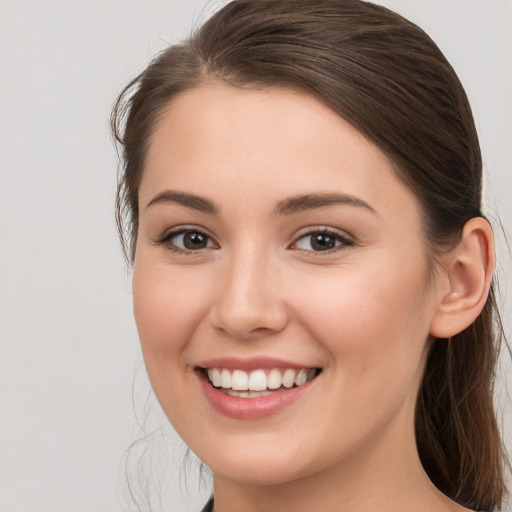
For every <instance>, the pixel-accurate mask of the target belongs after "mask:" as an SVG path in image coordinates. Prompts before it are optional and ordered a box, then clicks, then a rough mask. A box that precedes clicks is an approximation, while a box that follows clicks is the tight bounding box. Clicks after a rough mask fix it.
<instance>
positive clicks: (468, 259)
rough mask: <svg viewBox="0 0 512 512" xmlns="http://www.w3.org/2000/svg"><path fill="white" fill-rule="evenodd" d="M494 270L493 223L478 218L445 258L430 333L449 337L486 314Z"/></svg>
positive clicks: (467, 224)
mask: <svg viewBox="0 0 512 512" xmlns="http://www.w3.org/2000/svg"><path fill="white" fill-rule="evenodd" d="M493 270H494V237H493V233H492V228H491V226H490V225H489V223H488V222H487V221H486V220H485V219H483V218H481V217H475V218H473V219H471V220H469V221H468V222H467V223H466V224H465V226H464V229H463V230H462V237H461V240H460V242H459V243H458V244H457V246H456V247H455V248H454V249H453V250H452V251H450V252H449V253H448V254H446V255H445V256H443V259H442V262H441V265H440V269H439V276H438V277H439V279H438V280H437V283H436V284H437V287H436V294H437V307H436V310H435V313H434V316H433V319H432V323H431V325H430V334H431V335H432V336H435V337H436V338H449V337H451V336H454V335H455V334H458V333H459V332H461V331H463V330H464V329H465V328H466V327H468V326H469V325H471V324H472V323H473V322H474V321H475V319H476V318H477V317H478V315H479V314H480V312H481V311H482V309H483V307H484V305H485V302H486V300H487V295H488V294H489V288H490V285H491V278H492V273H493Z"/></svg>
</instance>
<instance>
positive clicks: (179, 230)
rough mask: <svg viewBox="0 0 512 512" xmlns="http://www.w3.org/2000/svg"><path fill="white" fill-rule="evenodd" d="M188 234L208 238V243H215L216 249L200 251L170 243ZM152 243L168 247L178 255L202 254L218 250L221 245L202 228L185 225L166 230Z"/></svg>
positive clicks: (206, 248)
mask: <svg viewBox="0 0 512 512" xmlns="http://www.w3.org/2000/svg"><path fill="white" fill-rule="evenodd" d="M188 232H194V233H200V234H201V235H204V236H205V237H207V238H208V241H209V242H211V243H213V244H214V245H215V247H203V248H200V249H195V250H192V249H186V248H182V247H177V246H175V245H172V244H171V243H170V241H171V240H172V239H173V238H175V237H177V236H179V235H182V234H185V233H188ZM152 242H153V243H154V244H155V245H166V244H167V245H168V249H169V250H171V251H173V252H176V253H182V254H201V253H202V252H203V251H205V250H211V249H216V248H218V247H219V244H218V243H217V241H216V240H215V238H214V237H213V236H212V235H210V234H209V233H208V230H206V229H204V228H202V227H200V226H194V225H184V226H174V227H172V228H170V229H167V230H165V231H164V232H163V233H162V234H161V235H159V236H157V237H155V238H152Z"/></svg>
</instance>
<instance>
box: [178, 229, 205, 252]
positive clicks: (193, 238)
mask: <svg viewBox="0 0 512 512" xmlns="http://www.w3.org/2000/svg"><path fill="white" fill-rule="evenodd" d="M207 243H208V239H207V237H206V236H205V235H203V234H201V233H195V232H190V233H186V234H185V236H184V237H183V245H184V246H185V247H186V248H187V249H204V248H205V247H206V244H207Z"/></svg>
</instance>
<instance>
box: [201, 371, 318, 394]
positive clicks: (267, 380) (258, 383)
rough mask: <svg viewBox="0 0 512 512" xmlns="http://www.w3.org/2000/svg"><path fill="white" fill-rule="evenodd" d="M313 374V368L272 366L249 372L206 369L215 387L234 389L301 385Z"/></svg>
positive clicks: (245, 389) (262, 388) (257, 389)
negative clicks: (269, 368) (282, 368)
mask: <svg viewBox="0 0 512 512" xmlns="http://www.w3.org/2000/svg"><path fill="white" fill-rule="evenodd" d="M315 374H316V371H315V370H314V369H305V368H303V369H301V370H295V369H293V368H287V369H286V370H280V369H278V368H273V369H272V370H255V371H252V372H250V373H248V372H245V371H244V370H228V369H226V368H209V369H208V378H209V379H210V381H211V383H212V384H213V385H214V386H215V387H217V388H219V387H222V388H226V389H234V390H236V391H247V390H249V391H264V390H265V389H278V388H280V387H281V386H284V387H285V388H291V387H293V385H296V386H302V385H303V384H305V383H306V382H307V381H308V380H311V379H312V378H313V377H314V376H315Z"/></svg>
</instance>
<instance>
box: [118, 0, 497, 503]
mask: <svg viewBox="0 0 512 512" xmlns="http://www.w3.org/2000/svg"><path fill="white" fill-rule="evenodd" d="M215 81H217V82H218V81H221V82H223V83H228V84H230V85H232V86H235V87H241V88H260V87H261V88H265V87H283V88H288V89H294V90H298V91H301V92H304V93H306V94H309V95H311V96H313V97H315V98H316V99H317V100H319V101H321V102H322V103H324V104H325V105H327V106H328V107H329V108H331V109H332V110H333V111H334V112H336V113H338V114H339V115H340V116H341V117H343V118H344V119H345V120H347V121H348V122H349V123H351V124H352V125H353V126H354V127H355V128H357V129H358V130H359V131H360V132H361V133H362V134H364V135H365V136H366V137H367V138H368V139H369V140H371V141H372V142H373V143H375V144H376V145H377V146H378V147H379V148H380V149H381V150H382V151H383V152H384V153H385V154H386V155H387V156H388V157H389V158H390V160H391V161H392V163H393V165H394V168H395V170H396V172H397V174H398V176H399V177H400V178H401V179H402V180H403V182H404V183H405V184H406V185H407V186H408V187H409V188H410V189H411V190H412V191H413V192H414V193H415V195H416V197H417V198H418V200H419V202H420V204H421V207H422V213H423V229H424V233H425V237H426V240H427V242H428V248H429V250H430V260H431V262H432V271H433V272H434V271H435V259H436V255H438V254H440V253H442V252H444V251H447V250H449V249H450V248H452V247H453V246H454V245H455V244H456V242H457V241H458V240H459V237H460V234H461V231H462V228H463V226H464V224H465V223H466V222H467V221H468V220H469V219H471V218H473V217H477V216H482V212H481V186H482V185H481V184H482V160H481V154H480V148H479V143H478V137H477V133H476V128H475V125H474V121H473V117H472V113H471V109H470V106H469V102H468V99H467V97H466V94H465V92H464V89H463V87H462V85H461V84H460V82H459V80H458V78H457V76H456V74H455V72H454V70H453V68H452V67H451V66H450V64H449V63H448V61H447V60H446V58H445V57H444V56H443V54H442V53H441V51H440V50H439V49H438V47H437V46H436V45H435V43H434V42H433V41H432V40H431V39H430V38H429V36H428V35H427V34H425V32H423V31H422V30H421V29H420V28H419V27H417V26H416V25H414V24H413V23H411V22H409V21H407V20H406V19H404V18H402V17H401V16H399V15H398V14H396V13H393V12H391V11H389V10H388V9H386V8H384V7H381V6H377V5H374V4H372V3H368V2H363V1H360V0H258V1H254V0H235V1H233V2H231V3H229V4H228V5H227V6H225V7H224V8H223V9H221V10H220V11H219V12H217V13H216V14H215V15H214V16H213V17H211V18H210V19H209V20H208V21H207V22H206V23H205V24H204V25H203V26H202V27H201V28H200V29H199V30H198V31H197V32H196V34H195V35H193V36H192V37H191V38H190V39H189V40H187V41H185V42H183V43H181V44H178V45H174V46H171V47H169V48H168V49H167V50H165V51H164V52H163V53H161V54H160V55H159V56H158V57H157V58H156V59H155V60H154V61H153V62H152V63H151V64H150V65H149V66H148V67H147V69H145V70H144V71H143V72H142V73H141V74H140V75H139V76H138V77H136V78H135V79H134V80H133V81H132V82H131V83H130V84H129V85H128V86H127V87H126V88H125V90H124V91H123V92H122V93H121V95H120V97H119V99H118V101H117V103H116V105H115V107H114V110H113V113H112V129H113V134H114V137H115V139H116V141H117V142H118V144H119V147H120V149H121V159H122V164H123V166H122V169H121V172H120V175H119V184H118V193H117V203H116V205H117V221H118V226H119V232H120V236H121V241H122V243H123V247H124V249H125V252H126V253H129V254H130V259H133V257H134V252H135V242H136V237H137V230H138V213H139V212H138V190H139V184H140V181H141V177H142V174H143V172H144V163H145V157H146V152H147V149H148V145H149V141H150V139H151V135H152V133H153V131H154V129H155V126H157V124H158V120H159V118H160V116H161V115H162V114H163V113H164V112H165V110H166V107H167V106H168V105H169V103H170V101H171V100H172V99H173V98H175V97H176V96H177V95H178V94H179V93H180V92H183V91H186V90H190V89H192V88H194V87H198V86H200V85H202V84H206V83H209V82H215ZM495 306H496V305H495V296H494V287H491V291H490V294H489V297H488V300H487V303H486V305H485V307H484V310H483V312H482V313H481V315H480V316H479V317H478V318H477V319H476V320H475V322H474V323H473V324H472V325H471V326H470V327H468V328H467V329H465V330H464V331H463V332H461V333H460V334H458V335H456V336H454V337H453V338H451V339H449V340H446V339H437V340H432V344H431V349H430V353H429V357H428V360H427V363H426V368H425V373H424V377H423V382H422V385H421V388H420V391H419V395H418V401H417V407H416V418H415V428H416V439H417V446H418V451H419V454H420V458H421V461H422V463H423V466H424V468H425V470H426V472H427V474H428V475H429V477H430V479H431V480H432V482H433V483H434V484H435V485H436V486H437V487H438V488H439V489H440V490H441V491H442V492H444V493H445V494H446V495H448V496H449V497H451V498H452V499H454V500H455V501H457V502H459V503H461V504H463V505H465V506H466V507H469V508H472V509H476V510H488V511H489V510H496V509H498V508H499V507H500V505H501V503H502V501H503V498H504V494H505V492H506V487H505V483H504V468H505V465H506V462H505V461H506V457H505V451H504V448H503V445H502V442H501V438H500V435H499V431H498V427H497V422H496V417H495V412H494V407H493V384H494V372H495V366H496V359H497V354H498V348H499V342H500V340H501V335H502V329H501V326H500V323H499V316H498V314H497V311H496V307H495Z"/></svg>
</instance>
